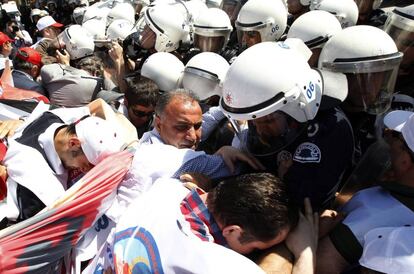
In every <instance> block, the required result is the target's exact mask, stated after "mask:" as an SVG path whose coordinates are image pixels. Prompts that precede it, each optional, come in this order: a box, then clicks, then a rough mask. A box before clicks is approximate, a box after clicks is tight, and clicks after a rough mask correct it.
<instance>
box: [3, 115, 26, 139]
mask: <svg viewBox="0 0 414 274" xmlns="http://www.w3.org/2000/svg"><path fill="white" fill-rule="evenodd" d="M21 124H23V121H21V120H6V121H0V139H3V138H4V137H12V136H13V135H14V133H15V131H16V129H17V128H18V127H20V126H21Z"/></svg>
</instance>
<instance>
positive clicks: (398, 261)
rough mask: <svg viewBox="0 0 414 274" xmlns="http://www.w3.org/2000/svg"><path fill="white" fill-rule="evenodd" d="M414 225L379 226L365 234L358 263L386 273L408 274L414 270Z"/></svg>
mask: <svg viewBox="0 0 414 274" xmlns="http://www.w3.org/2000/svg"><path fill="white" fill-rule="evenodd" d="M413 239H414V227H412V226H403V227H381V228H376V229H373V230H370V231H369V232H368V233H367V234H365V244H364V252H363V254H362V257H361V259H360V260H359V263H360V264H361V265H362V266H364V267H366V268H369V269H372V270H375V271H380V272H382V273H388V274H397V273H398V274H408V273H413V270H414V240H413Z"/></svg>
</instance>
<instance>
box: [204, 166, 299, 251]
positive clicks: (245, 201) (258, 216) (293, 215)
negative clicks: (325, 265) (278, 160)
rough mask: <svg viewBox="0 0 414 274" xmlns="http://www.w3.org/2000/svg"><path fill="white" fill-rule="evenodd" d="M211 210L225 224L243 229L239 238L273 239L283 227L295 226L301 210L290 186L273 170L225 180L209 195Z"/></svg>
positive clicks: (250, 239)
mask: <svg viewBox="0 0 414 274" xmlns="http://www.w3.org/2000/svg"><path fill="white" fill-rule="evenodd" d="M207 207H208V210H209V211H210V212H211V213H212V214H213V216H214V218H216V219H217V221H219V222H220V223H221V224H223V225H224V226H228V225H238V226H240V227H241V228H242V229H243V234H242V236H241V238H240V239H239V241H240V242H241V243H247V242H251V241H253V240H259V241H263V242H266V241H269V240H271V239H273V238H275V237H276V236H277V235H278V234H279V232H280V230H281V229H283V228H291V229H292V228H294V227H295V226H296V224H297V222H298V219H299V209H298V208H297V207H296V206H295V205H294V203H293V202H292V201H291V199H290V198H289V196H288V193H287V187H286V185H285V184H284V183H283V182H282V181H281V180H280V179H278V178H277V177H275V176H274V175H272V174H270V173H253V174H245V175H241V176H237V177H233V178H230V179H227V180H225V181H223V182H221V183H220V184H219V185H218V186H217V187H216V188H215V189H213V191H211V192H210V193H209V195H208V197H207Z"/></svg>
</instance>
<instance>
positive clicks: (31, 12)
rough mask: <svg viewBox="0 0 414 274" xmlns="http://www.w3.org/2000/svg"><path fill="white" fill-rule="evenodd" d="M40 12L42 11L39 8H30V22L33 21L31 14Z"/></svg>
mask: <svg viewBox="0 0 414 274" xmlns="http://www.w3.org/2000/svg"><path fill="white" fill-rule="evenodd" d="M41 12H42V11H41V10H40V9H32V10H31V11H30V19H31V20H32V22H33V16H40V13H41Z"/></svg>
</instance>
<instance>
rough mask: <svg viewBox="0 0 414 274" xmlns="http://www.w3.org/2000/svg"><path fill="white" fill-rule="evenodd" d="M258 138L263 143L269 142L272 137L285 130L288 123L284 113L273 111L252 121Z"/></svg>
mask: <svg viewBox="0 0 414 274" xmlns="http://www.w3.org/2000/svg"><path fill="white" fill-rule="evenodd" d="M252 123H253V124H254V126H255V128H256V132H257V134H258V135H259V137H260V140H261V141H262V143H264V144H268V143H270V141H271V139H272V138H275V137H279V136H280V135H282V134H284V133H285V132H286V130H287V127H288V123H287V119H286V115H285V114H283V113H281V112H274V113H272V114H269V115H266V116H264V117H261V118H258V119H255V120H253V121H252Z"/></svg>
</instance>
